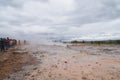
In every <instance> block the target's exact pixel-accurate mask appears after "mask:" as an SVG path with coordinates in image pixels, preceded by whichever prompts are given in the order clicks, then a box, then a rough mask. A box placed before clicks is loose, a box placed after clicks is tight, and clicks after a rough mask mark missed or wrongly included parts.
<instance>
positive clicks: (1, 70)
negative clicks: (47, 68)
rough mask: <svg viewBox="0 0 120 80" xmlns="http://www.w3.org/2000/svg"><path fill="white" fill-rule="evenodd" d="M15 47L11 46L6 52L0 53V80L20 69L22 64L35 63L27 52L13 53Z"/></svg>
mask: <svg viewBox="0 0 120 80" xmlns="http://www.w3.org/2000/svg"><path fill="white" fill-rule="evenodd" d="M17 49H18V47H17V48H15V47H14V48H11V49H10V50H8V51H7V52H4V53H0V80H2V79H4V78H5V77H7V76H9V75H10V74H12V73H14V72H17V71H20V69H21V68H22V66H25V65H30V64H33V63H35V59H34V58H33V57H31V56H30V55H29V54H15V52H14V51H17Z"/></svg>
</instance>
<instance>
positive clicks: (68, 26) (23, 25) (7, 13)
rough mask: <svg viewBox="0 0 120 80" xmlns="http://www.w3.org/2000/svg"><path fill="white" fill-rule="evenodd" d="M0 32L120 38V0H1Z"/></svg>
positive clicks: (30, 35)
mask: <svg viewBox="0 0 120 80" xmlns="http://www.w3.org/2000/svg"><path fill="white" fill-rule="evenodd" d="M0 35H1V36H7V35H9V36H14V37H15V36H17V37H20V38H23V37H24V38H25V37H26V38H27V37H28V36H29V37H35V36H36V37H38V36H39V35H43V36H44V35H47V36H49V37H50V36H53V35H54V36H57V37H70V38H71V39H73V40H74V39H118V38H120V0H0Z"/></svg>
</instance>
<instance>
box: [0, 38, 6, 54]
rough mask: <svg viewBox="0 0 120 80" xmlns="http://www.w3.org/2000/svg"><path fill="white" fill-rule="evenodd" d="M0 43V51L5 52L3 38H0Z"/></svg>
mask: <svg viewBox="0 0 120 80" xmlns="http://www.w3.org/2000/svg"><path fill="white" fill-rule="evenodd" d="M0 44H1V52H5V40H4V39H3V38H1V41H0Z"/></svg>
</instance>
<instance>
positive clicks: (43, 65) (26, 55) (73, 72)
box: [0, 43, 120, 80]
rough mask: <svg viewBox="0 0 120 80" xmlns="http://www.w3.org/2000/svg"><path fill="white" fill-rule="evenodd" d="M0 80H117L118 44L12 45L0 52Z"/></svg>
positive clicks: (119, 68) (119, 79) (119, 64)
mask: <svg viewBox="0 0 120 80" xmlns="http://www.w3.org/2000/svg"><path fill="white" fill-rule="evenodd" d="M0 80H120V45H112V44H111V45H104V44H102V45H97V44H87V43H77V44H71V43H66V44H63V43H50V44H44V43H43V44H33V43H31V44H28V45H21V46H16V47H13V48H11V49H10V50H8V51H7V52H4V53H0Z"/></svg>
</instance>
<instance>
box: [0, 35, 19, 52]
mask: <svg viewBox="0 0 120 80" xmlns="http://www.w3.org/2000/svg"><path fill="white" fill-rule="evenodd" d="M15 45H17V40H16V39H9V38H8V37H7V38H0V51H1V52H5V51H6V50H8V49H9V48H10V47H13V46H15Z"/></svg>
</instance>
